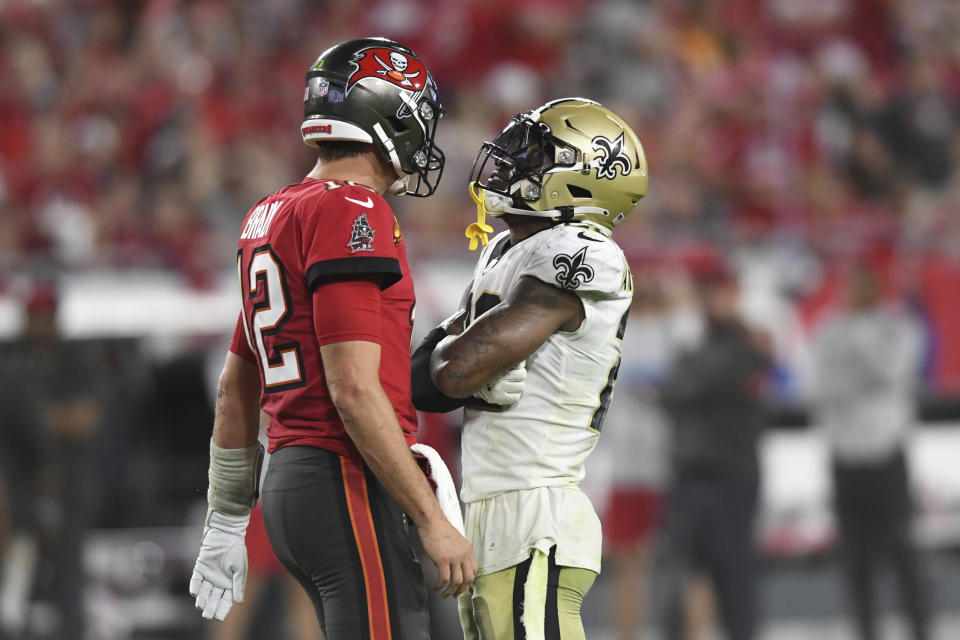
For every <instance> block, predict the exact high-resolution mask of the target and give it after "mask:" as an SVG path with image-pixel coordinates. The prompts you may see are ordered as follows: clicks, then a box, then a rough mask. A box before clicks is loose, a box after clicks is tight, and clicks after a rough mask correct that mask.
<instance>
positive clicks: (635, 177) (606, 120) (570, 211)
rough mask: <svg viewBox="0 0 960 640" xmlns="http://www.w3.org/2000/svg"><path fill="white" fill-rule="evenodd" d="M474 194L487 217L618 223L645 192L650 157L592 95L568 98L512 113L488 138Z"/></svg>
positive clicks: (480, 156) (473, 179) (475, 170)
mask: <svg viewBox="0 0 960 640" xmlns="http://www.w3.org/2000/svg"><path fill="white" fill-rule="evenodd" d="M470 192H471V195H472V196H473V197H474V199H475V200H478V201H479V202H478V205H482V206H479V207H478V209H482V211H479V213H480V214H481V215H482V214H489V215H492V216H497V217H499V216H502V215H504V214H507V213H511V214H516V215H524V216H535V217H540V218H548V219H552V220H557V221H567V220H589V221H591V222H594V223H596V224H599V225H601V226H603V227H606V228H608V229H612V228H613V227H615V226H617V225H618V224H620V223H621V222H623V220H624V219H625V218H626V217H627V215H629V213H630V212H631V211H632V210H633V208H634V205H636V204H637V201H639V200H640V198H642V197H643V196H644V195H646V193H647V160H646V157H645V156H644V153H643V146H642V145H641V144H640V140H639V139H637V136H636V134H635V133H634V132H633V130H632V129H631V128H630V125H628V124H627V123H626V122H624V120H623V118H621V117H620V116H618V115H617V114H615V113H614V112H613V111H610V110H609V109H607V108H606V107H604V106H603V105H601V104H599V103H597V102H594V101H592V100H586V99H584V98H563V99H560V100H554V101H552V102H548V103H547V104H545V105H543V106H542V107H540V108H539V109H534V110H533V111H527V112H525V113H521V114H518V115H516V116H514V117H513V119H512V120H511V121H510V124H508V125H507V127H506V128H505V129H504V130H503V131H501V132H500V134H499V135H498V136H497V137H496V138H494V140H493V141H492V142H485V143H484V144H483V147H482V148H481V149H480V153H479V154H478V155H477V159H476V161H475V162H474V165H473V170H472V172H471V176H470ZM478 224H479V225H480V226H486V225H484V223H483V221H482V220H478ZM471 226H472V225H471ZM488 228H489V227H488ZM468 233H469V232H468Z"/></svg>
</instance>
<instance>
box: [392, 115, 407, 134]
mask: <svg viewBox="0 0 960 640" xmlns="http://www.w3.org/2000/svg"><path fill="white" fill-rule="evenodd" d="M387 122H389V123H390V126H391V127H393V131H394V132H395V133H397V134H400V133H406V132H407V131H409V130H410V127H408V126H407V125H405V124H403V121H402V120H400V118H398V117H396V116H390V117H389V118H387Z"/></svg>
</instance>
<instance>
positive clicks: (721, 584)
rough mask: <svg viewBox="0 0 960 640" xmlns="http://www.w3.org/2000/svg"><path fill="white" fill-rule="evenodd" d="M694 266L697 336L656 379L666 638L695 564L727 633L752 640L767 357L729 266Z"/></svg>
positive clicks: (674, 634) (677, 619)
mask: <svg viewBox="0 0 960 640" xmlns="http://www.w3.org/2000/svg"><path fill="white" fill-rule="evenodd" d="M698 275H699V284H698V295H699V298H700V301H701V305H702V307H703V311H704V314H705V320H706V326H705V332H704V336H703V339H702V342H701V344H700V345H699V346H697V347H696V348H694V349H692V350H690V351H688V352H686V353H684V354H683V355H681V356H680V357H679V359H678V361H677V363H676V366H675V367H674V370H673V374H672V375H671V376H670V377H669V378H668V380H667V381H666V383H665V384H664V387H663V401H664V404H665V406H666V408H667V410H668V412H669V414H670V418H671V420H672V426H673V439H672V445H671V448H672V462H673V469H672V472H673V478H672V482H671V485H670V488H669V492H668V498H667V506H666V516H665V517H666V520H665V525H664V527H665V529H664V533H665V536H666V540H665V543H666V551H665V556H666V560H665V564H666V572H665V576H664V579H663V588H664V592H665V595H666V602H665V607H664V613H665V615H666V618H667V620H666V629H665V631H666V638H667V639H668V640H682V639H683V638H684V637H685V629H684V627H685V617H684V606H683V605H684V600H685V598H684V595H685V591H686V588H685V587H686V584H687V582H688V580H689V578H690V577H691V576H692V575H693V574H694V573H695V572H697V571H702V572H704V573H705V574H706V575H707V576H708V577H709V578H710V582H711V586H712V587H713V592H714V596H715V600H716V602H717V610H718V612H719V617H720V620H721V623H722V625H723V628H724V630H725V631H726V637H727V638H728V640H751V639H752V638H754V637H755V630H756V624H757V606H756V593H755V589H756V573H757V568H756V560H755V536H754V520H755V515H756V510H757V498H758V490H759V475H760V474H759V463H758V454H757V440H758V437H759V435H760V432H761V431H762V430H763V429H764V428H765V427H766V426H767V420H768V418H767V413H766V411H765V409H764V406H763V403H762V399H761V390H762V385H763V382H764V379H765V376H766V375H767V373H768V369H769V367H770V359H769V356H768V355H767V352H766V349H765V348H764V347H763V346H762V345H760V344H759V342H760V341H759V339H758V338H757V337H756V336H755V335H753V334H752V333H751V331H750V330H749V329H748V328H747V327H746V326H745V325H744V324H743V322H742V321H741V320H740V317H739V312H738V287H737V283H736V281H735V280H734V278H733V275H732V274H731V273H730V272H729V271H727V269H726V267H724V266H723V265H722V264H719V262H718V263H716V264H712V265H707V266H705V267H704V268H703V269H702V270H701V273H700V274H698Z"/></svg>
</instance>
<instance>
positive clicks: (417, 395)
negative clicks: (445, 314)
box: [410, 327, 467, 413]
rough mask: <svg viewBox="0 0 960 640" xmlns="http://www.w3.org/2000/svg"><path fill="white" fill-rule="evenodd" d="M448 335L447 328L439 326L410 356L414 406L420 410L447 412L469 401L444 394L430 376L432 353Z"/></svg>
mask: <svg viewBox="0 0 960 640" xmlns="http://www.w3.org/2000/svg"><path fill="white" fill-rule="evenodd" d="M446 337H447V332H446V330H445V329H443V328H442V327H437V328H436V329H434V330H433V331H431V332H430V333H428V334H427V337H426V338H424V339H423V342H421V343H420V346H419V347H417V350H416V351H414V352H413V356H411V358H410V360H411V367H410V389H411V391H412V394H413V406H415V407H416V408H417V409H419V410H420V411H429V412H430V413H447V412H448V411H453V410H454V409H459V408H460V407H462V406H463V405H464V404H465V403H466V401H467V399H466V398H451V397H450V396H446V395H444V394H443V393H442V392H441V391H440V390H439V389H437V385H435V384H434V383H433V378H431V377H430V354H432V353H433V350H434V349H436V348H437V345H438V344H440V341H441V340H443V339H444V338H446Z"/></svg>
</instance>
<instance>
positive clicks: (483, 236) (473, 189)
mask: <svg viewBox="0 0 960 640" xmlns="http://www.w3.org/2000/svg"><path fill="white" fill-rule="evenodd" d="M467 192H468V193H469V194H470V199H471V200H473V201H474V202H475V203H476V204H477V221H476V222H474V223H472V224H471V225H470V226H469V227H467V230H466V231H465V232H464V234H463V235H465V236H467V237H468V238H470V251H476V250H477V247H479V246H480V245H481V244H483V246H487V243H489V242H490V238H489V236H488V235H487V234H490V233H493V227H491V226H490V225H488V224H487V209H486V207H485V206H484V205H483V189H481V188H480V183H479V182H477V181H476V180H475V181H473V182H471V183H470V184H468V185H467Z"/></svg>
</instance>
